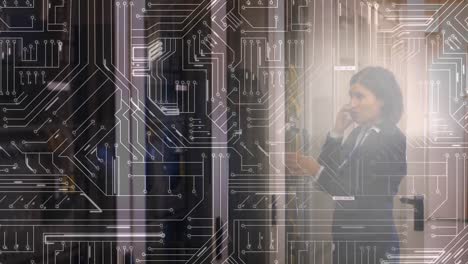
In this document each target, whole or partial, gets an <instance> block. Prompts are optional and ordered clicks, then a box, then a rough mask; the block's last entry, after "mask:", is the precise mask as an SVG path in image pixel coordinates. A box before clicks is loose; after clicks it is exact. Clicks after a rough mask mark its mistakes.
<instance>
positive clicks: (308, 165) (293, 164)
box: [285, 152, 321, 176]
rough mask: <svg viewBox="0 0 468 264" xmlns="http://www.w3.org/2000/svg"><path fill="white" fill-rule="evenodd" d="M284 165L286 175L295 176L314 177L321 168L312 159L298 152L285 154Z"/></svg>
mask: <svg viewBox="0 0 468 264" xmlns="http://www.w3.org/2000/svg"><path fill="white" fill-rule="evenodd" d="M285 163H286V169H287V171H288V172H289V173H288V174H289V175H295V176H315V175H316V174H317V173H318V172H319V170H320V167H321V166H320V164H319V163H318V162H317V161H316V160H315V159H314V158H311V157H307V156H304V155H303V154H302V153H300V152H292V153H286V155H285Z"/></svg>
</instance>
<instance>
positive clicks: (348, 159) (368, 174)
mask: <svg viewBox="0 0 468 264" xmlns="http://www.w3.org/2000/svg"><path fill="white" fill-rule="evenodd" d="M349 96H350V103H349V104H348V105H345V106H344V107H343V108H342V109H341V110H340V112H339V113H338V115H337V118H336V122H335V126H334V128H333V130H332V131H331V132H330V133H329V134H328V136H327V139H326V142H325V144H324V145H323V147H322V151H321V153H320V156H319V159H318V162H317V161H315V160H314V159H311V158H308V157H305V156H302V155H297V156H296V157H295V158H296V160H295V162H297V163H298V165H299V166H300V167H301V168H302V169H305V170H306V171H307V172H308V174H310V175H315V178H316V179H317V183H318V186H320V187H321V188H322V189H323V190H324V191H326V192H328V193H329V194H330V195H331V196H332V198H333V200H334V202H335V210H334V215H333V227H332V233H333V248H334V250H333V263H348V264H351V263H380V262H381V261H382V260H391V261H392V262H391V263H397V262H398V260H399V258H398V256H399V236H398V233H397V230H396V228H395V225H394V222H393V213H392V212H393V198H394V196H395V194H396V193H397V192H398V187H399V185H400V181H401V179H402V178H403V177H404V175H406V137H405V135H404V134H403V133H402V132H401V131H400V129H399V128H398V127H397V123H398V122H399V120H400V118H401V115H402V112H403V100H402V95H401V91H400V87H399V85H398V83H397V81H396V80H395V77H394V76H393V74H392V73H391V72H389V71H388V70H386V69H383V68H380V67H368V68H365V69H363V70H361V71H360V72H358V73H357V74H355V75H354V76H353V77H352V79H351V81H350V90H349ZM353 123H356V124H357V127H356V128H354V129H353V130H352V131H351V133H350V134H349V136H348V137H347V138H346V140H345V142H344V143H342V140H343V135H344V132H345V130H346V129H347V128H348V127H350V126H351V124H353Z"/></svg>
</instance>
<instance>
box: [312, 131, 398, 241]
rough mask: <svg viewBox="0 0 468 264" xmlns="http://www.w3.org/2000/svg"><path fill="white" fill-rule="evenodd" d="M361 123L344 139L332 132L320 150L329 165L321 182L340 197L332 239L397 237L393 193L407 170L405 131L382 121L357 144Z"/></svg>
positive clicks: (321, 160) (367, 239)
mask: <svg viewBox="0 0 468 264" xmlns="http://www.w3.org/2000/svg"><path fill="white" fill-rule="evenodd" d="M361 129H364V128H363V127H357V128H355V129H354V130H353V131H352V132H351V134H350V135H349V136H348V138H347V139H346V141H345V142H344V143H343V144H342V139H341V138H333V137H330V136H329V135H328V136H327V139H326V142H325V144H324V146H323V147H322V151H321V153H320V156H319V163H320V164H321V165H322V166H323V167H324V169H323V170H322V172H321V174H320V176H319V179H318V180H317V183H318V185H319V187H320V188H322V189H323V190H324V191H326V192H328V193H329V194H330V195H331V196H332V197H333V199H334V200H335V211H334V216H333V228H332V232H333V239H334V240H335V241H337V240H342V241H343V240H346V241H349V240H354V241H394V240H397V241H398V236H397V233H396V230H395V226H394V224H393V198H394V196H395V194H396V193H397V192H398V188H399V185H400V182H401V179H402V178H403V177H404V176H405V175H406V170H407V164H406V137H405V135H404V134H403V133H402V132H401V131H400V129H399V128H398V127H397V126H396V125H393V124H387V123H381V124H379V125H376V126H374V128H372V129H370V130H369V132H368V135H367V137H366V138H365V140H364V141H362V142H361V144H360V145H359V146H358V147H356V148H355V149H354V150H353V148H354V146H355V143H356V140H357V138H358V135H359V133H360V132H361Z"/></svg>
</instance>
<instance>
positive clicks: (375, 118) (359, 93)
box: [349, 83, 383, 125]
mask: <svg viewBox="0 0 468 264" xmlns="http://www.w3.org/2000/svg"><path fill="white" fill-rule="evenodd" d="M349 96H350V100H351V101H350V114H351V118H352V119H353V121H354V122H356V123H358V124H359V125H365V124H370V125H371V124H376V123H377V122H379V120H380V119H381V111H382V106H383V102H382V101H381V100H380V99H378V98H377V97H376V96H375V94H374V93H372V92H371V91H370V90H369V89H367V88H366V87H365V86H363V85H361V84H359V83H357V84H355V85H353V86H351V88H350V89H349Z"/></svg>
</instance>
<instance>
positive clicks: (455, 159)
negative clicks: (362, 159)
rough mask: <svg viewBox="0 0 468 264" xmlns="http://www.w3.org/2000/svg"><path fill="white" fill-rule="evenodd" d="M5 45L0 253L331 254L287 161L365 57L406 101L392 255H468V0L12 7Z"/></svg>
mask: <svg viewBox="0 0 468 264" xmlns="http://www.w3.org/2000/svg"><path fill="white" fill-rule="evenodd" d="M0 56H1V57H0V58H1V63H0V72H1V74H0V84H1V85H0V113H1V114H0V116H1V118H0V132H1V138H0V157H1V158H0V212H1V213H0V263H30V264H38V263H47V264H49V263H50V264H51V263H93V264H94V263H153V262H158V263H168V262H179V263H229V264H237V263H255V262H259V263H329V258H330V254H331V253H330V252H331V250H332V248H333V246H332V243H333V242H332V241H331V238H330V231H329V230H330V228H331V226H330V225H331V214H332V212H333V206H332V202H331V199H330V197H329V196H328V195H327V194H324V193H323V192H322V191H321V190H320V188H318V186H317V185H316V183H314V181H313V180H311V177H309V176H291V175H290V172H289V171H288V168H287V166H286V164H285V158H284V157H285V155H287V154H288V153H294V152H296V151H301V152H303V153H306V154H307V155H309V156H311V157H314V158H317V156H318V153H319V151H320V148H321V145H322V144H323V142H324V139H325V137H326V134H327V132H328V131H329V130H330V128H331V126H332V125H333V121H334V118H335V116H336V113H337V111H338V109H339V108H340V106H341V105H343V104H344V103H346V102H347V100H348V90H347V88H348V82H349V79H350V78H351V76H352V75H353V74H354V73H356V72H357V71H358V70H359V69H361V68H362V67H365V66H367V65H380V66H383V67H385V68H388V69H390V70H392V71H393V72H394V73H395V75H396V76H397V78H398V80H399V82H400V84H401V88H402V92H403V95H404V98H405V102H404V105H405V113H404V117H403V119H402V121H401V123H400V128H401V130H402V131H403V132H404V133H405V135H406V137H407V154H408V157H407V163H408V175H407V176H406V177H405V179H404V181H403V182H402V184H401V186H400V190H399V193H398V195H397V197H396V198H395V201H396V202H395V209H394V216H395V224H396V226H397V229H398V234H399V238H400V241H401V249H400V253H399V255H400V256H401V258H402V259H404V258H406V259H411V260H414V261H421V262H415V263H424V261H431V263H461V262H463V263H465V262H466V261H468V250H466V245H465V242H466V241H467V236H468V233H467V232H468V229H466V223H465V222H464V221H460V220H463V219H465V218H466V217H468V213H467V210H468V199H467V196H468V194H467V191H466V190H467V187H468V185H467V177H468V176H467V167H466V166H467V155H466V147H467V141H466V138H467V137H466V135H467V133H468V130H467V124H468V123H467V119H468V112H467V111H466V104H467V103H466V102H467V96H468V85H467V81H468V77H467V72H466V64H467V59H468V2H467V1H462V0H446V1H435V0H434V1H410V0H408V1H382V0H379V1H360V0H253V1H252V0H190V1H188V0H171V1H169V0H134V1H121V0H4V1H1V2H0ZM388 177H390V176H388ZM357 195H360V196H366V194H365V193H360V194H357ZM382 195H383V196H385V195H386V194H382ZM414 197H423V200H424V205H425V206H424V207H423V209H422V210H424V213H423V214H422V218H421V219H414V218H415V216H416V215H417V214H416V213H415V210H416V211H417V209H415V208H414V207H413V206H411V205H408V204H405V203H401V202H400V199H399V198H414ZM369 199H372V197H371V196H369ZM419 216H420V215H419ZM439 220H441V221H439ZM417 221H423V222H424V223H425V228H424V230H418V228H417V227H416V226H417V225H418V223H417ZM376 223H380V224H382V225H385V224H386V223H385V221H383V222H378V221H377V220H376ZM442 223H443V224H442ZM349 243H352V241H349ZM375 250H376V248H362V249H361V252H362V254H363V255H365V256H368V257H369V258H371V257H372V255H373V251H375ZM391 259H392V254H391V252H390V253H389V255H388V260H382V262H380V263H392V262H391ZM132 261H133V262H132ZM376 261H380V260H376ZM369 263H373V262H372V261H371V262H369ZM375 263H377V262H375Z"/></svg>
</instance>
